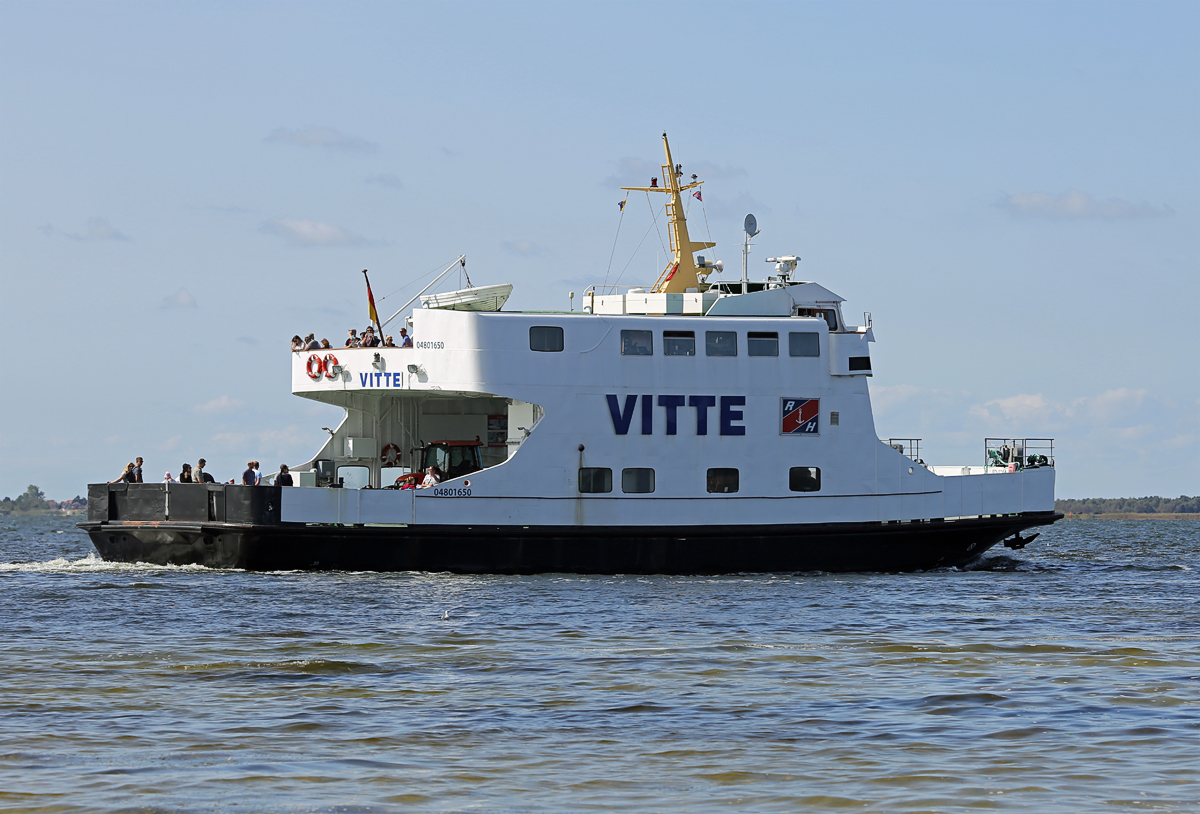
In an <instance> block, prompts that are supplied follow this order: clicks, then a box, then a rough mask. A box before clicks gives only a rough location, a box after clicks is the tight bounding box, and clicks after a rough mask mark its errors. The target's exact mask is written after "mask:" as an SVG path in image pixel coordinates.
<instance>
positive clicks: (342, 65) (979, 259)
mask: <svg viewBox="0 0 1200 814" xmlns="http://www.w3.org/2000/svg"><path fill="white" fill-rule="evenodd" d="M663 131H666V132H668V134H669V136H670V139H671V146H672V150H673V152H674V155H675V160H676V161H677V162H678V163H682V164H683V167H684V172H685V173H686V174H688V175H690V174H691V173H693V172H695V173H697V174H698V175H700V176H701V178H702V179H703V180H705V181H706V183H705V185H704V188H703V189H704V201H703V204H701V203H700V202H696V201H692V204H693V206H692V207H691V209H690V210H689V226H690V228H691V231H692V235H693V238H694V239H698V240H700V239H705V240H707V239H711V240H715V241H717V244H718V245H717V248H716V249H714V250H712V251H711V252H710V254H711V256H712V257H716V258H720V259H722V260H724V262H725V264H726V268H727V272H726V275H725V276H726V277H727V278H732V277H736V276H737V275H738V270H739V269H740V244H741V237H742V236H741V225H742V221H743V218H744V217H745V215H746V214H747V213H753V214H754V215H755V216H756V217H757V220H758V224H759V228H760V229H761V230H762V231H761V234H760V235H759V236H758V237H757V238H756V239H755V244H754V248H753V253H752V254H751V256H750V267H751V272H752V276H753V277H757V278H760V279H761V277H763V276H765V274H766V273H767V272H768V271H769V270H770V267H769V266H767V265H766V264H765V263H764V262H763V261H764V259H765V258H766V257H769V256H773V255H777V254H796V255H799V256H800V257H802V258H803V259H802V261H801V263H800V268H799V270H798V274H797V276H798V277H799V278H801V279H808V280H815V281H817V282H820V283H822V284H823V285H825V286H826V287H828V288H830V289H832V290H833V291H836V292H838V293H839V294H840V295H842V296H843V297H845V298H846V299H847V302H846V303H844V314H845V315H846V317H847V319H848V321H849V322H850V323H851V324H854V323H856V322H861V321H862V318H861V317H860V314H861V313H862V312H864V311H870V312H871V314H872V322H873V325H874V332H875V336H876V339H877V341H876V343H875V344H874V345H873V346H872V356H873V368H874V376H873V378H872V379H871V382H870V389H871V393H872V399H873V403H874V405H875V415H876V428H877V430H878V432H879V434H880V435H881V436H882V437H884V438H887V437H904V438H910V437H920V438H921V439H922V447H921V448H922V457H923V458H924V459H925V460H926V461H928V462H929V463H931V464H947V465H951V464H979V463H981V462H982V457H983V439H984V437H985V436H1012V437H1053V438H1054V439H1055V453H1056V458H1057V470H1056V472H1057V479H1058V480H1057V483H1058V488H1057V493H1058V496H1059V497H1119V496H1142V495H1149V494H1160V495H1164V496H1178V495H1180V494H1189V495H1194V494H1197V493H1198V492H1200V373H1198V370H1200V364H1198V362H1197V357H1198V356H1200V354H1198V353H1197V350H1198V345H1200V342H1198V340H1197V338H1196V323H1197V316H1198V314H1200V3H1197V2H1194V1H1193V2H1181V3H1172V2H1129V3H1126V2H1102V1H1101V2H1096V1H1094V0H1089V2H1032V3H1023V2H973V3H957V2H903V1H902V0H898V1H897V2H882V3H876V2H789V3H767V2H759V3H702V2H689V3H666V2H659V3H650V2H638V3H587V2H576V3H521V2H508V3H453V2H446V3H419V4H405V3H399V2H381V3H367V2H350V1H348V0H339V2H307V3H306V2H286V3H284V2H237V3H224V2H214V0H205V2H186V1H180V2H170V3H162V2H152V3H134V2H119V1H117V0H111V1H110V2H82V3H66V2H53V0H38V2H18V1H16V0H0V339H2V341H3V343H4V346H5V347H7V348H8V357H7V367H8V372H7V375H5V376H3V377H0V495H9V496H11V497H16V495H18V494H19V493H21V492H23V491H24V490H25V487H26V486H27V485H28V484H30V483H34V484H37V485H38V486H40V487H41V488H42V489H43V490H44V491H45V492H46V494H47V496H49V497H52V498H55V499H60V500H61V499H66V498H69V497H73V496H74V495H77V494H86V484H87V483H89V482H100V481H106V480H111V479H113V478H115V477H117V476H118V474H120V472H121V470H122V468H123V466H124V464H125V463H126V462H128V461H130V460H132V459H133V458H134V457H135V456H138V455H140V456H142V457H144V458H145V461H146V473H147V475H146V477H147V480H159V479H161V474H160V473H162V472H163V471H165V470H167V469H170V470H172V471H173V472H176V473H177V472H178V470H179V468H180V465H181V464H182V463H183V462H184V461H188V462H192V463H194V462H195V461H196V459H197V458H199V457H201V456H203V457H205V458H206V459H207V460H208V461H209V465H208V468H207V471H210V472H212V473H213V474H214V475H215V476H216V477H218V478H225V479H228V478H229V477H233V476H235V475H237V474H238V473H240V471H241V469H242V468H243V467H244V464H245V462H246V461H247V460H250V459H256V460H260V461H261V462H262V463H263V465H264V469H265V470H268V471H269V470H273V469H275V468H276V466H277V465H278V464H279V463H296V462H300V461H304V460H308V459H309V458H310V457H311V455H312V453H313V452H314V451H315V450H316V449H317V448H318V447H319V446H320V444H322V443H323V441H324V438H325V433H324V432H323V431H322V430H321V427H322V426H335V424H333V423H332V422H335V421H337V420H338V418H339V417H340V410H338V409H336V408H333V407H329V406H326V405H320V404H316V403H313V402H310V401H308V400H305V399H300V398H297V397H294V396H292V395H291V393H290V384H289V381H290V380H289V375H290V373H289V371H290V368H289V364H290V358H289V355H288V343H289V340H290V338H291V336H292V335H293V334H297V333H298V334H301V335H303V334H306V333H308V332H310V331H312V332H315V333H316V335H317V336H318V337H322V336H325V337H328V338H329V339H330V340H331V341H333V342H334V344H335V345H337V344H340V340H341V339H342V337H344V336H345V333H346V329H347V328H349V327H359V328H361V327H362V326H363V325H365V324H366V322H367V316H366V304H365V295H364V290H363V282H362V274H361V270H362V269H364V268H366V269H370V272H371V275H372V277H371V279H372V285H373V288H374V290H375V293H376V297H377V299H378V298H379V297H380V296H384V295H386V298H385V299H383V300H382V301H381V302H380V305H379V310H380V311H381V312H383V313H384V314H390V313H391V312H392V310H395V309H396V308H398V307H399V306H400V305H401V304H402V303H403V302H404V301H405V300H407V299H408V298H409V297H410V296H412V295H413V294H415V293H416V292H417V290H418V289H419V288H420V285H422V284H423V281H425V280H428V279H430V277H429V276H428V275H429V274H430V273H431V272H434V271H437V270H440V269H441V268H444V267H445V266H446V265H448V264H450V263H451V262H452V261H453V260H454V259H455V258H456V257H457V256H458V255H460V254H466V255H467V258H468V261H467V262H468V271H469V272H470V274H471V279H472V281H473V282H474V283H475V284H477V285H483V284H491V283H500V282H510V283H513V284H514V285H515V290H514V293H513V296H512V298H511V300H510V301H509V305H508V306H507V307H508V308H511V309H515V310H548V309H561V310H565V309H567V308H568V307H569V305H570V301H569V299H568V292H570V291H575V292H576V295H577V299H576V300H575V303H578V302H579V299H578V296H579V295H580V294H581V293H582V291H583V289H584V288H585V287H586V286H587V285H589V284H593V283H601V282H603V281H604V280H605V279H606V277H607V278H608V281H609V282H610V283H611V282H613V281H614V280H616V279H618V278H619V279H620V282H621V284H634V283H652V282H653V280H654V278H655V277H656V276H657V270H658V267H659V266H660V265H661V263H663V262H664V251H663V248H662V245H661V240H660V238H659V237H658V235H657V234H656V233H655V232H652V231H648V230H650V229H651V228H652V220H651V211H650V207H649V205H648V204H647V202H646V201H645V200H644V196H642V198H638V197H631V198H630V201H629V205H628V207H627V209H626V211H625V214H624V217H623V218H622V217H621V213H620V211H619V210H618V207H617V202H618V201H620V200H621V199H622V198H624V197H625V193H623V192H621V191H620V190H619V187H620V186H622V185H625V186H629V185H644V184H646V183H647V181H648V179H649V177H650V176H651V175H657V174H659V165H660V164H661V162H662V160H663V158H662V147H661V133H662V132H663ZM618 226H619V227H620V228H619V229H618ZM663 237H664V239H665V235H664V236H663ZM643 238H645V239H644V241H643ZM458 284H459V282H458V279H457V275H454V274H452V275H450V277H449V279H448V281H447V285H446V286H444V288H455V287H457V286H458ZM389 306H391V308H390V309H389Z"/></svg>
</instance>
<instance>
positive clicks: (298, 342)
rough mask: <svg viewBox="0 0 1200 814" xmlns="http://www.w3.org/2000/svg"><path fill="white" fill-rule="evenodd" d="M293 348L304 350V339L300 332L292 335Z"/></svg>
mask: <svg viewBox="0 0 1200 814" xmlns="http://www.w3.org/2000/svg"><path fill="white" fill-rule="evenodd" d="M292 350H294V351H295V350H304V340H303V339H301V338H300V334H296V335H295V336H293V337H292Z"/></svg>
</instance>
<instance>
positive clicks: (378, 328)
mask: <svg viewBox="0 0 1200 814" xmlns="http://www.w3.org/2000/svg"><path fill="white" fill-rule="evenodd" d="M363 279H364V280H366V281H367V303H368V306H369V307H370V309H371V310H370V315H371V321H372V322H374V323H375V330H376V331H378V332H379V334H378V337H377V338H378V339H379V344H380V345H382V344H383V326H382V325H380V324H379V314H378V313H377V312H376V311H375V295H374V294H372V293H371V278H370V277H368V276H367V270H366V269H363Z"/></svg>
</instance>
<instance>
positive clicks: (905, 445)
mask: <svg viewBox="0 0 1200 814" xmlns="http://www.w3.org/2000/svg"><path fill="white" fill-rule="evenodd" d="M885 443H886V444H887V445H888V446H889V447H891V448H892V449H894V450H896V451H897V452H899V453H900V454H901V455H907V456H908V457H910V458H912V459H913V460H914V461H919V460H920V459H921V439H920V438H889V439H887V441H886V442H885ZM922 463H923V462H922Z"/></svg>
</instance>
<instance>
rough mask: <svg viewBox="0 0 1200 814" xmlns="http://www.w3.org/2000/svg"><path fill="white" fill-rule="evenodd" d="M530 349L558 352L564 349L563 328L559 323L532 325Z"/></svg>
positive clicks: (530, 329)
mask: <svg viewBox="0 0 1200 814" xmlns="http://www.w3.org/2000/svg"><path fill="white" fill-rule="evenodd" d="M529 349H530V350H540V351H550V352H556V351H561V350H562V349H563V329H562V328H560V327H559V326H557V325H532V326H530V328H529Z"/></svg>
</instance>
